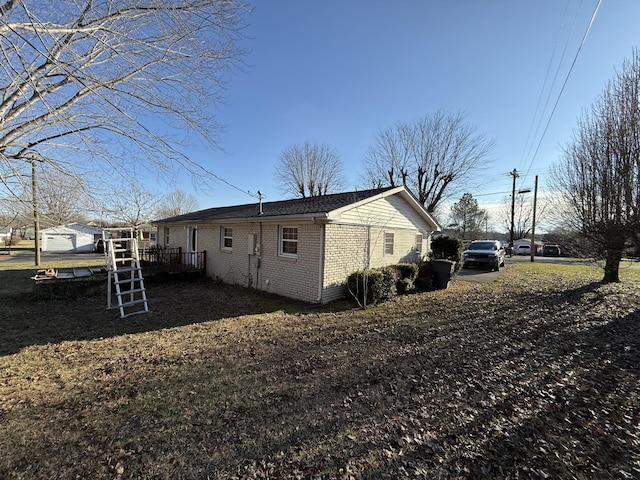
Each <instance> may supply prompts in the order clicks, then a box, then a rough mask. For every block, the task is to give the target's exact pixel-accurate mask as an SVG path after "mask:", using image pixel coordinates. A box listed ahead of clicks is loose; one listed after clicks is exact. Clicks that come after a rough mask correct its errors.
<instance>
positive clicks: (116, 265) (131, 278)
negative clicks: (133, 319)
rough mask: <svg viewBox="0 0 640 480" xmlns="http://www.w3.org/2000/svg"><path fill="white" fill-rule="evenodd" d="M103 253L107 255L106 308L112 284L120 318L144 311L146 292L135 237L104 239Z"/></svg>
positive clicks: (145, 310)
mask: <svg viewBox="0 0 640 480" xmlns="http://www.w3.org/2000/svg"><path fill="white" fill-rule="evenodd" d="M104 248H105V254H106V255H107V271H108V273H109V280H108V283H107V290H108V291H107V309H110V308H116V307H115V306H114V307H112V306H111V296H112V291H111V290H112V287H111V285H112V284H113V285H115V287H116V288H115V290H116V292H115V293H116V297H117V299H118V308H119V309H120V318H125V317H128V316H129V315H136V314H139V313H147V312H148V311H149V305H148V303H147V292H146V291H145V288H144V279H143V278H142V268H141V267H140V258H139V256H138V240H137V239H136V238H109V239H105V244H104Z"/></svg>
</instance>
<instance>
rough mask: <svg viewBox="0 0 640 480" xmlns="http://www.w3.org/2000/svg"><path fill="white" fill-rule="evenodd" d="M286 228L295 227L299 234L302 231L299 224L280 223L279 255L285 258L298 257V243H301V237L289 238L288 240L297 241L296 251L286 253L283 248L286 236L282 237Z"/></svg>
mask: <svg viewBox="0 0 640 480" xmlns="http://www.w3.org/2000/svg"><path fill="white" fill-rule="evenodd" d="M285 228H295V229H296V234H297V235H299V233H300V229H299V228H298V226H297V225H279V226H278V256H279V257H285V258H298V253H297V252H298V245H299V238H296V239H295V240H290V239H287V241H288V242H296V253H285V252H283V251H282V250H283V249H282V247H283V243H284V238H282V235H283V230H284V229H285Z"/></svg>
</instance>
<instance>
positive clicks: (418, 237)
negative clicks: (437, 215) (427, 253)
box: [416, 233, 422, 253]
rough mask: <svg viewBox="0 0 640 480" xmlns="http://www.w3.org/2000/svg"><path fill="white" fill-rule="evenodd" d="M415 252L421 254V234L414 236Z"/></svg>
mask: <svg viewBox="0 0 640 480" xmlns="http://www.w3.org/2000/svg"><path fill="white" fill-rule="evenodd" d="M416 252H418V253H422V234H421V233H418V234H416Z"/></svg>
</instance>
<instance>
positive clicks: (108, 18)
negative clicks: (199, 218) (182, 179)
mask: <svg viewBox="0 0 640 480" xmlns="http://www.w3.org/2000/svg"><path fill="white" fill-rule="evenodd" d="M247 11H248V10H247V9H246V7H245V6H244V5H242V4H241V3H240V1H236V0H103V1H99V2H98V1H94V0H55V1H54V0H23V1H20V2H13V1H5V2H4V3H2V4H1V5H0V58H1V61H0V92H1V94H0V178H2V179H3V182H4V183H5V185H6V184H7V181H6V180H7V179H9V178H12V179H15V180H16V181H18V179H20V178H23V173H24V172H23V169H24V168H25V162H24V158H25V155H26V154H27V152H28V151H30V150H36V151H39V152H40V153H41V155H42V156H43V157H45V158H47V159H48V160H49V161H50V162H52V163H56V164H57V165H59V166H63V165H64V168H65V169H67V170H70V171H72V172H75V173H82V172H86V171H89V170H91V169H101V170H102V171H103V172H104V173H105V174H113V173H116V174H124V175H126V173H131V172H132V171H133V170H137V171H139V170H140V169H147V170H150V171H153V172H154V173H158V174H161V175H170V174H171V172H172V171H173V170H174V169H175V168H183V169H187V170H188V171H190V172H192V173H194V174H195V173H197V175H198V176H199V177H200V178H201V177H202V174H203V173H211V172H210V171H209V167H207V166H206V165H200V164H198V163H196V162H195V161H194V160H193V159H190V158H188V157H187V156H185V155H184V154H183V153H182V152H181V145H182V143H183V142H184V141H185V140H187V139H188V138H189V137H190V136H192V135H195V136H196V137H199V138H200V139H202V140H204V141H206V142H207V143H208V144H209V145H210V146H211V147H212V148H215V147H216V146H217V134H218V132H219V130H220V126H219V125H218V124H217V123H216V121H215V118H214V117H213V115H212V114H211V107H213V106H215V105H217V104H218V103H219V102H220V101H221V100H222V94H223V92H224V87H225V80H224V76H225V74H226V73H227V72H229V71H230V70H232V69H233V68H235V67H237V66H239V65H240V62H241V58H242V56H243V54H244V51H243V50H242V48H241V47H240V46H239V42H240V40H241V39H242V36H241V34H242V29H243V26H244V15H245V13H247ZM131 158H135V159H136V160H135V161H131Z"/></svg>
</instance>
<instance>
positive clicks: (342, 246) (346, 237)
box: [322, 224, 369, 303]
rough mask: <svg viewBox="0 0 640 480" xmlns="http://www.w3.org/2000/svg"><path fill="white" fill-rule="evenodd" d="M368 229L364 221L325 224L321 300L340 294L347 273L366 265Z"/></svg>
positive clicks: (327, 299) (339, 296)
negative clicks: (362, 223)
mask: <svg viewBox="0 0 640 480" xmlns="http://www.w3.org/2000/svg"><path fill="white" fill-rule="evenodd" d="M368 230H369V229H368V227H366V226H364V225H340V224H329V225H326V226H325V253H324V256H325V268H324V281H323V293H322V302H323V303H326V302H330V301H332V300H336V299H338V298H343V297H344V296H345V282H346V280H347V276H349V274H351V273H353V272H355V271H356V270H361V269H363V268H367V266H368V256H369V255H368V253H369V252H368V246H367V243H368V242H367V238H368V235H369V232H368Z"/></svg>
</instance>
